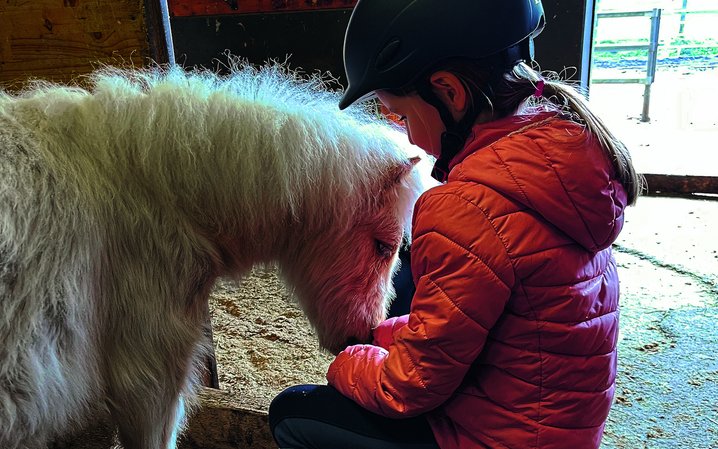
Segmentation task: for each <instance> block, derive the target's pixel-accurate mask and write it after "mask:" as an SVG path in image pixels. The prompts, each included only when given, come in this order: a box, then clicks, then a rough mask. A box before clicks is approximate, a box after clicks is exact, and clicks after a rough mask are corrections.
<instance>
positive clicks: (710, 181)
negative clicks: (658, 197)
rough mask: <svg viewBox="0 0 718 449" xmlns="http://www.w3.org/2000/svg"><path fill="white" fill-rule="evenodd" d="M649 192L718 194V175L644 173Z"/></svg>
mask: <svg viewBox="0 0 718 449" xmlns="http://www.w3.org/2000/svg"><path fill="white" fill-rule="evenodd" d="M643 176H644V177H645V178H646V184H647V188H648V194H666V195H675V194H680V195H689V194H701V193H702V194H718V176H693V175H685V176H683V175H664V174H654V173H644V174H643Z"/></svg>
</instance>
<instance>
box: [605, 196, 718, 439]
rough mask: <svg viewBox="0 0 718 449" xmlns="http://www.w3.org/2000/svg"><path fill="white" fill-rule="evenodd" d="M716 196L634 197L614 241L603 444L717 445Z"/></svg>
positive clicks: (717, 318)
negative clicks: (614, 337)
mask: <svg viewBox="0 0 718 449" xmlns="http://www.w3.org/2000/svg"><path fill="white" fill-rule="evenodd" d="M716 224H718V201H714V200H696V199H679V198H656V197H643V198H641V199H639V202H638V204H637V206H635V207H632V208H629V209H628V210H627V221H626V225H625V227H624V231H623V233H622V234H621V236H620V238H619V240H618V242H617V243H616V245H615V250H616V259H617V260H618V263H619V269H620V271H619V275H620V277H621V288H622V298H621V334H620V340H619V375H618V380H617V390H616V403H615V404H614V406H613V409H612V411H611V414H610V416H609V423H608V425H607V427H606V433H605V437H604V442H603V445H602V447H603V448H622V449H623V448H626V449H627V448H631V449H635V448H656V449H664V448H665V449H668V448H679V447H680V448H696V449H699V448H700V449H703V448H706V449H707V448H718V327H716V323H718V234H717V233H716Z"/></svg>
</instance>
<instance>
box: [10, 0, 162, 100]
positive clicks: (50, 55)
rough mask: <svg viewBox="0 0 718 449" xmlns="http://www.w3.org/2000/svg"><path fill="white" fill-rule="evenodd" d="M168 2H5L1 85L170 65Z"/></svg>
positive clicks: (11, 86)
mask: <svg viewBox="0 0 718 449" xmlns="http://www.w3.org/2000/svg"><path fill="white" fill-rule="evenodd" d="M162 1H163V0H5V1H2V2H0V86H2V87H4V88H6V89H13V88H15V87H19V86H21V85H22V84H23V83H24V82H25V81H26V80H27V79H28V78H30V77H33V78H42V79H50V80H53V81H61V82H66V81H70V80H72V79H76V78H77V77H78V76H79V75H83V74H86V73H88V72H90V71H92V70H93V69H94V68H97V67H98V66H100V65H102V64H113V65H134V66H144V65H147V64H148V63H149V62H150V60H151V59H152V60H155V61H157V62H160V63H165V62H168V61H169V59H170V58H169V55H170V54H171V47H170V45H168V43H167V39H168V36H167V34H166V33H165V26H164V25H163V22H166V20H165V21H163V14H162V8H161V6H160V5H161V3H162Z"/></svg>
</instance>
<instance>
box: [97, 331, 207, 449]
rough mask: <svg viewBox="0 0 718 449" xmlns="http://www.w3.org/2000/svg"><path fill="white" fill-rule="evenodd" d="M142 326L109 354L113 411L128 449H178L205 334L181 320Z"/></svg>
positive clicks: (127, 335) (110, 398)
mask: <svg viewBox="0 0 718 449" xmlns="http://www.w3.org/2000/svg"><path fill="white" fill-rule="evenodd" d="M123 318H124V317H123ZM143 328H144V331H143V332H137V333H133V332H132V331H131V330H127V329H125V330H124V337H125V338H124V339H123V340H120V341H117V342H116V344H115V347H114V348H113V350H112V351H109V352H108V354H107V357H108V358H107V364H108V365H107V366H108V369H109V376H108V377H109V382H108V383H109V388H108V391H109V406H110V411H111V413H112V417H113V419H114V421H115V423H116V424H117V426H118V430H119V438H120V442H121V443H122V445H123V447H124V448H125V449H174V448H175V447H176V446H175V445H176V438H177V435H178V434H179V433H180V431H181V429H182V427H183V425H184V418H185V410H184V407H185V403H184V399H183V398H182V395H183V394H187V393H190V387H189V386H190V385H192V384H194V381H193V379H191V376H192V374H191V373H193V371H194V370H193V365H194V363H195V360H196V357H197V355H196V354H197V351H196V347H197V344H198V340H199V338H200V334H201V333H200V330H199V326H197V329H191V328H188V326H187V323H186V322H184V323H183V322H182V320H181V319H178V318H177V317H174V319H172V318H171V317H167V318H166V319H162V320H161V323H160V322H159V321H156V322H154V323H151V324H149V323H148V324H147V325H145V326H143Z"/></svg>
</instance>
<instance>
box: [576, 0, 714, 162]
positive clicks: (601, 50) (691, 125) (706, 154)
mask: <svg viewBox="0 0 718 449" xmlns="http://www.w3.org/2000/svg"><path fill="white" fill-rule="evenodd" d="M716 23H718V2H717V1H716V0H628V1H626V0H597V1H596V4H595V16H594V29H593V46H592V58H591V61H592V63H591V76H590V86H589V87H590V103H591V106H592V107H593V108H594V110H596V111H597V112H598V113H599V114H600V115H601V116H602V117H603V118H604V119H605V120H606V121H607V122H608V125H609V126H610V127H611V128H612V129H613V130H614V131H615V132H616V133H617V134H618V136H619V137H620V138H621V139H622V140H623V141H624V142H625V143H626V144H627V146H628V147H629V149H630V150H631V152H632V154H633V157H634V161H635V163H636V166H637V169H638V170H639V171H640V172H642V173H657V174H670V175H697V176H718V143H717V142H718V114H716V112H715V107H716V106H715V105H716V104H718V88H716V87H717V85H718V33H717V32H716V31H715V24H716Z"/></svg>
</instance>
